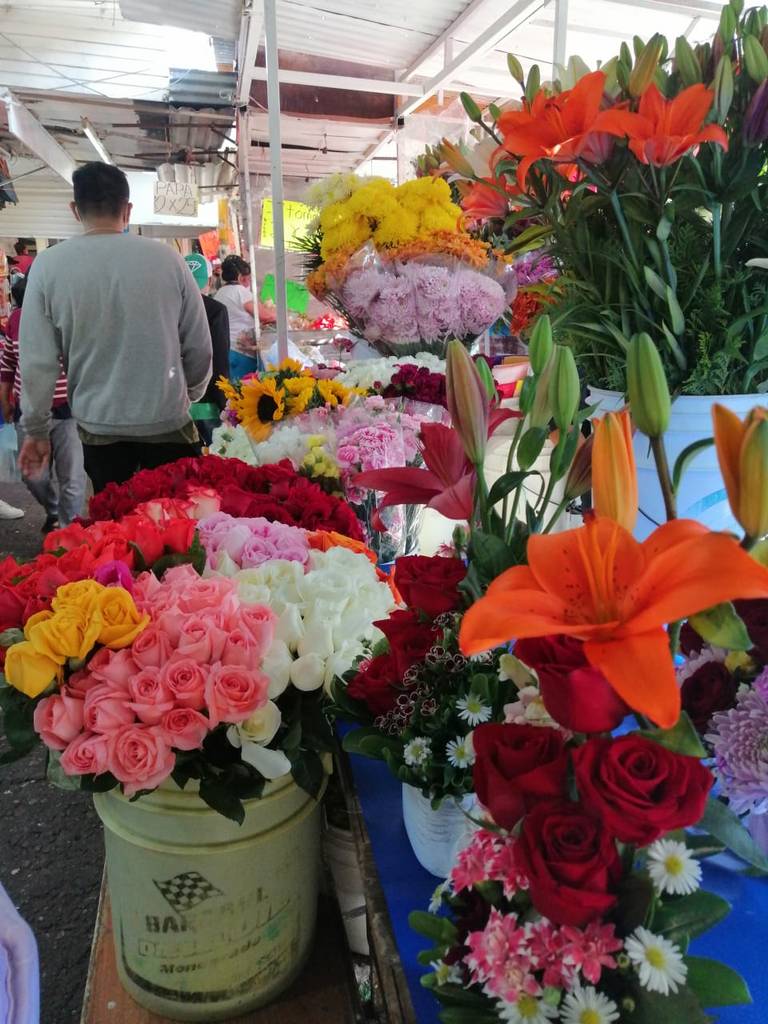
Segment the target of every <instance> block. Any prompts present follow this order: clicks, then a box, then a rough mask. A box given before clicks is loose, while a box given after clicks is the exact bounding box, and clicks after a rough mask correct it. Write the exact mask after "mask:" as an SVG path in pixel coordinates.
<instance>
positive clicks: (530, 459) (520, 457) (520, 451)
mask: <svg viewBox="0 0 768 1024" xmlns="http://www.w3.org/2000/svg"><path fill="white" fill-rule="evenodd" d="M546 440H547V431H546V430H545V429H544V427H531V428H530V429H528V430H526V432H525V433H524V434H523V436H522V437H521V438H520V444H519V445H518V446H517V461H518V464H519V465H520V467H521V469H524V470H528V469H530V468H531V466H532V465H533V464H534V462H535V461H536V459H538V457H539V455H541V450H542V448H543V447H544V442H545V441H546Z"/></svg>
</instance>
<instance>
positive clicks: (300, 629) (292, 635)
mask: <svg viewBox="0 0 768 1024" xmlns="http://www.w3.org/2000/svg"><path fill="white" fill-rule="evenodd" d="M303 636H304V623H303V621H302V618H301V612H300V611H299V609H298V607H297V606H296V605H295V604H289V605H288V606H287V607H286V608H285V609H284V611H282V612H281V613H280V616H279V618H278V620H277V625H276V627H275V639H276V640H282V641H283V643H285V644H287V645H288V647H290V649H291V650H292V651H294V650H296V646H297V645H298V643H299V641H300V640H301V638H302V637H303Z"/></svg>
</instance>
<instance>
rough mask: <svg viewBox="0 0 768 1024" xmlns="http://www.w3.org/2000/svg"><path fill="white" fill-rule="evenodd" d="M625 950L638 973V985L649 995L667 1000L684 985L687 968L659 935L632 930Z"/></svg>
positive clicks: (679, 955)
mask: <svg viewBox="0 0 768 1024" xmlns="http://www.w3.org/2000/svg"><path fill="white" fill-rule="evenodd" d="M624 949H625V950H626V952H627V956H628V957H629V959H630V960H631V961H632V963H633V965H634V967H635V969H636V970H637V973H638V975H639V977H640V984H641V985H642V986H643V988H647V989H648V991H649V992H659V993H661V995H663V996H667V995H669V993H670V992H677V990H678V988H679V987H680V985H682V984H684V983H685V979H686V977H687V975H688V968H687V967H686V965H685V964H684V963H683V954H682V953H681V952H680V950H679V949H678V948H677V946H675V945H674V944H673V943H672V942H669V940H668V939H664V938H662V936H661V935H654V934H653V932H649V931H648V929H647V928H635V930H634V932H632V934H631V935H630V936H629V938H628V939H627V940H626V941H625V943H624Z"/></svg>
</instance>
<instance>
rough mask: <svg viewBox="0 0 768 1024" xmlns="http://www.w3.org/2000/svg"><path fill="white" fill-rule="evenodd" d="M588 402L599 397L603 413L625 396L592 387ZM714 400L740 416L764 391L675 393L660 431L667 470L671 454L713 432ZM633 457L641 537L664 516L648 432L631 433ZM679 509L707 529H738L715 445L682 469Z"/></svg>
mask: <svg viewBox="0 0 768 1024" xmlns="http://www.w3.org/2000/svg"><path fill="white" fill-rule="evenodd" d="M589 402H590V404H591V405H593V404H595V403H596V402H599V403H600V407H599V409H598V410H597V412H596V415H597V416H601V415H602V414H603V413H606V412H613V411H614V410H616V409H620V408H622V406H623V405H624V404H625V399H624V395H622V394H621V392H619V391H603V390H602V389H601V388H590V389H589ZM715 402H719V403H720V404H721V405H724V406H726V408H728V409H731V410H732V411H733V412H735V413H736V414H737V416H739V417H740V418H742V419H743V418H744V416H746V414H747V413H748V412H749V410H750V409H754V408H755V407H756V406H759V405H765V404H766V398H765V396H764V395H682V396H681V397H680V398H677V399H675V401H674V402H673V404H672V416H671V418H670V421H669V429H668V430H667V432H666V434H665V435H664V444H665V447H666V450H667V458H668V460H669V467H670V472H671V471H672V467H673V466H674V464H675V459H676V458H677V457H678V455H679V454H680V452H682V451H683V450H684V449H685V448H687V447H688V445H689V444H692V443H693V442H694V441H701V440H704V439H705V438H707V437H712V406H713V405H714V404H715ZM635 459H636V461H637V484H638V494H639V498H640V515H639V516H638V519H637V527H636V529H635V536H636V537H637V538H638V539H639V540H644V539H645V538H646V537H647V536H648V535H649V534H650V533H651V532H652V531H653V530H654V529H655V527H656V524H658V523H663V522H664V521H665V519H666V516H665V513H664V501H663V498H662V495H661V488H660V487H659V478H658V476H657V474H656V463H655V462H654V460H653V455H652V453H651V451H650V448H649V444H648V438H647V437H645V435H644V434H641V433H640V432H639V431H638V432H637V433H636V434H635ZM677 515H678V517H679V518H680V519H695V520H697V521H698V522H700V523H703V524H704V525H705V526H708V527H709V528H710V529H711V530H732V531H734V532H737V533H738V532H740V529H739V526H738V524H737V522H736V520H735V519H734V518H733V516H732V515H731V510H730V507H729V505H728V496H727V495H726V492H725V484H724V483H723V478H722V475H721V473H720V467H719V466H718V463H717V454H716V452H715V449H714V447H711V448H706V449H705V450H704V451H702V452H699V454H698V455H697V456H696V457H695V458H694V459H693V460H692V462H691V463H690V464H689V466H688V468H687V470H686V471H685V474H684V475H683V480H682V484H681V486H680V491H679V493H678V496H677Z"/></svg>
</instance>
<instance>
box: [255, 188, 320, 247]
mask: <svg viewBox="0 0 768 1024" xmlns="http://www.w3.org/2000/svg"><path fill="white" fill-rule="evenodd" d="M316 216H317V210H315V209H313V208H312V207H311V206H307V205H306V203H297V202H294V201H292V200H287V201H286V202H284V203H283V231H284V233H285V248H286V249H297V248H298V246H297V244H296V243H297V240H298V239H299V238H302V237H303V236H304V235H306V233H307V226H308V225H309V222H310V221H311V220H314V218H315V217H316ZM260 239H261V240H260V242H259V244H260V246H261V247H262V248H263V249H274V247H275V235H274V231H273V225H272V200H271V199H262V201H261V235H260Z"/></svg>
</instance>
